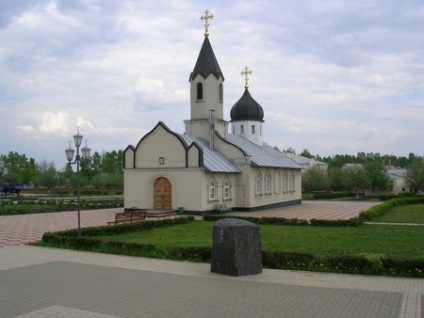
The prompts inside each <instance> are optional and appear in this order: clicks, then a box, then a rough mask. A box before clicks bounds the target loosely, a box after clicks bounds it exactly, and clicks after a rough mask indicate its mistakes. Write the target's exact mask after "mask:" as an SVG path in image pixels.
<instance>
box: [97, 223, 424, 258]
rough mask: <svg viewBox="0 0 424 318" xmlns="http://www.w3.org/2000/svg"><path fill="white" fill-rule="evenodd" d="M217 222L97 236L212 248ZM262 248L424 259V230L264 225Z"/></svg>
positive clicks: (319, 254)
mask: <svg viewBox="0 0 424 318" xmlns="http://www.w3.org/2000/svg"><path fill="white" fill-rule="evenodd" d="M212 228H213V222H206V221H195V222H191V223H188V224H180V225H176V226H171V227H166V228H158V229H154V230H151V231H140V232H133V233H125V234H120V235H116V236H105V237H96V238H98V239H102V240H105V241H109V240H111V241H122V242H130V243H144V244H154V245H156V246H157V247H159V248H167V247H172V246H180V247H190V246H198V247H203V246H205V247H208V246H209V247H210V246H211V245H212ZM260 233H261V239H262V248H263V250H267V251H272V250H275V251H284V252H298V253H310V254H313V255H315V256H325V255H345V254H350V255H356V254H367V253H371V254H380V255H385V256H387V257H393V258H409V259H415V258H423V257H424V228H423V227H420V226H419V227H418V226H417V227H415V226H390V225H363V226H361V227H311V226H283V225H260Z"/></svg>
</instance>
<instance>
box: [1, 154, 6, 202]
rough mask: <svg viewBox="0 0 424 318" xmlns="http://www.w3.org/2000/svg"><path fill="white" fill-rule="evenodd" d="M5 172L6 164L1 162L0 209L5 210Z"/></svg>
mask: <svg viewBox="0 0 424 318" xmlns="http://www.w3.org/2000/svg"><path fill="white" fill-rule="evenodd" d="M5 170H6V167H5V166H4V162H3V161H1V160H0V209H3V174H5Z"/></svg>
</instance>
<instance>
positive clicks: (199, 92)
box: [196, 83, 203, 100]
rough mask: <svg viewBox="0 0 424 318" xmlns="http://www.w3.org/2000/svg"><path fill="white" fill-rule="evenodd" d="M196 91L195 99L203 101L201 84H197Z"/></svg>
mask: <svg viewBox="0 0 424 318" xmlns="http://www.w3.org/2000/svg"><path fill="white" fill-rule="evenodd" d="M196 89H197V94H196V99H197V100H202V99H203V85H202V83H197V85H196Z"/></svg>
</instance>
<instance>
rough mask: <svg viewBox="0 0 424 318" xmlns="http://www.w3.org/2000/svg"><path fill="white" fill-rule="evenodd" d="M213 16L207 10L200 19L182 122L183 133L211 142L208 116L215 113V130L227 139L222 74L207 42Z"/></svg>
mask: <svg viewBox="0 0 424 318" xmlns="http://www.w3.org/2000/svg"><path fill="white" fill-rule="evenodd" d="M213 17H214V15H213V14H211V13H210V12H209V10H206V11H205V13H204V14H203V15H202V16H201V17H200V20H202V21H203V22H204V26H205V32H204V36H205V39H204V41H203V45H202V48H201V49H200V53H199V56H198V58H197V62H196V64H195V66H194V69H193V71H192V72H191V73H190V78H189V82H190V119H189V120H185V121H184V123H185V133H186V134H188V135H191V136H195V137H200V138H202V139H204V140H206V141H208V140H209V139H210V126H211V123H210V113H211V111H213V113H214V126H215V127H214V129H215V130H216V131H218V132H219V134H220V135H221V136H223V137H224V138H226V137H227V131H228V122H227V121H225V120H224V111H223V108H224V106H223V105H224V75H223V74H222V71H221V68H220V67H219V64H218V60H217V59H216V57H215V53H214V52H213V49H212V46H211V43H210V41H209V30H208V27H209V21H210V20H212V19H213Z"/></svg>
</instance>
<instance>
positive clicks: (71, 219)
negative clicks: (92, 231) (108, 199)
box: [0, 208, 122, 247]
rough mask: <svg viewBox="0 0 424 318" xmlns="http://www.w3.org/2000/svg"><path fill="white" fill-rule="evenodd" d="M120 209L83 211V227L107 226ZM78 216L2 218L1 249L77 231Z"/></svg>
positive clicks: (72, 214)
mask: <svg viewBox="0 0 424 318" xmlns="http://www.w3.org/2000/svg"><path fill="white" fill-rule="evenodd" d="M121 211H122V208H120V209H105V210H89V211H81V227H90V226H99V225H106V223H107V222H108V221H113V220H114V217H115V213H116V212H121ZM77 226H78V214H77V212H76V211H73V212H56V213H37V214H25V215H2V216H0V247H4V246H11V245H21V244H28V243H30V242H36V241H40V240H41V237H42V236H43V234H44V233H46V232H54V231H62V230H69V229H75V228H77Z"/></svg>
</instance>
